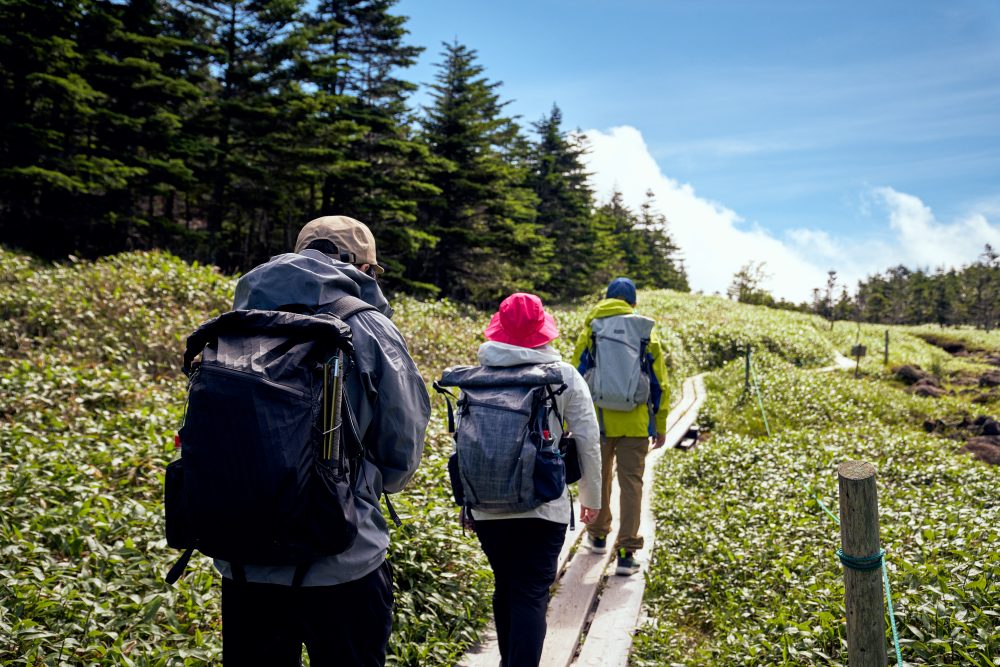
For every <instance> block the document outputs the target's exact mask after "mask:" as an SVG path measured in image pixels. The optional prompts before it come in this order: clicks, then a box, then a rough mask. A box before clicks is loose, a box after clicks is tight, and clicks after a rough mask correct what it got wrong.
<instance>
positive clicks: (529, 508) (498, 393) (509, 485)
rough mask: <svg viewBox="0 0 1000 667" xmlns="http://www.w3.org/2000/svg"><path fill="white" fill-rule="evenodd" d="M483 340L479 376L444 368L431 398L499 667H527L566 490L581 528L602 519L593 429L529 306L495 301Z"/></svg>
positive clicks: (519, 298) (540, 315)
mask: <svg viewBox="0 0 1000 667" xmlns="http://www.w3.org/2000/svg"><path fill="white" fill-rule="evenodd" d="M484 335H485V337H486V339H487V341H486V342H485V343H483V344H482V345H481V346H480V348H479V363H480V365H479V366H455V367H452V368H448V369H447V370H445V372H444V375H443V376H442V378H441V380H439V381H438V382H436V383H435V385H434V386H435V388H436V389H437V390H438V391H439V392H441V393H443V394H445V395H446V397H447V399H446V400H447V402H448V422H449V424H448V425H449V431H450V432H451V433H453V434H454V438H455V452H454V453H453V454H452V456H451V458H450V459H449V462H448V472H449V477H450V479H451V486H452V491H453V493H454V495H455V502H456V503H457V504H459V505H461V506H462V509H461V513H462V519H463V523H464V524H465V525H467V526H470V527H472V528H473V529H474V530H475V532H476V535H477V536H478V538H479V542H480V544H481V545H482V548H483V551H484V552H485V553H486V557H487V559H489V562H490V567H491V568H492V570H493V575H494V579H495V582H496V585H495V589H494V593H493V616H494V620H495V623H496V631H497V640H498V643H499V648H500V656H501V659H502V662H501V664H502V665H503V666H504V667H535V666H537V665H538V664H539V661H540V659H541V655H542V645H543V643H544V641H545V632H546V623H545V612H546V607H547V605H548V601H549V587H550V586H551V585H552V583H553V582H554V581H555V577H556V566H557V561H558V558H559V552H560V550H561V549H562V546H563V542H564V540H565V538H566V528H567V525H572V524H573V523H574V508H573V506H572V500H571V496H570V493H569V489H568V487H567V483H572V482H574V481H577V480H579V494H580V495H579V502H580V521H582V522H583V523H585V524H587V523H590V522H591V521H593V520H594V518H595V517H596V516H597V512H598V509H599V508H600V507H601V505H600V495H601V491H600V470H601V454H600V448H599V445H598V439H599V434H598V427H597V419H596V416H595V413H594V405H593V402H592V401H591V398H590V391H589V390H588V389H587V385H586V383H585V382H584V381H583V378H582V377H580V375H579V374H578V373H577V372H576V370H575V369H574V368H573V367H572V366H571V365H569V364H567V363H566V362H564V361H562V358H561V356H560V355H559V353H558V352H557V351H556V350H555V349H553V348H552V347H551V346H550V345H549V343H551V342H552V341H553V340H554V339H555V338H557V337H558V336H559V330H558V328H557V326H556V323H555V321H554V320H553V318H552V315H550V314H549V313H547V312H545V309H544V308H543V306H542V301H541V299H539V298H538V297H537V296H535V295H533V294H524V293H517V294H512V295H511V296H509V297H507V298H506V299H504V301H503V303H501V304H500V308H499V310H498V312H497V313H496V314H494V315H493V317H492V319H491V320H490V323H489V326H487V327H486V330H485V332H484ZM449 388H457V389H458V390H460V394H459V395H457V396H456V395H455V394H454V392H453V391H452V390H451V389H449ZM455 399H457V403H456V402H455Z"/></svg>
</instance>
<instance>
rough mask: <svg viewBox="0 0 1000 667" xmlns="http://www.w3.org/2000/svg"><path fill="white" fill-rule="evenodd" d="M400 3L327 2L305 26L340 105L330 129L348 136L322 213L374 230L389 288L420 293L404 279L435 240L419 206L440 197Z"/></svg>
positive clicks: (322, 85) (327, 88)
mask: <svg viewBox="0 0 1000 667" xmlns="http://www.w3.org/2000/svg"><path fill="white" fill-rule="evenodd" d="M395 4H396V0H325V1H324V2H321V3H319V5H318V6H317V8H316V10H315V11H314V12H313V13H312V14H311V15H310V16H309V18H308V20H307V22H306V27H305V29H306V31H307V32H308V34H309V36H310V50H311V52H312V55H311V58H312V63H311V64H309V65H307V67H309V68H310V69H311V70H312V71H313V72H314V73H315V74H316V76H315V77H314V83H315V84H316V85H317V86H318V87H319V89H320V91H321V92H322V93H323V94H325V95H327V96H328V97H329V98H330V99H331V100H333V101H335V104H334V105H333V107H332V108H331V109H330V115H329V117H328V118H327V119H326V122H328V123H332V124H333V125H335V126H338V127H340V128H342V129H343V130H346V131H347V136H346V141H344V145H343V153H342V155H339V156H337V160H336V162H335V163H332V164H331V167H332V168H330V169H328V170H326V172H325V174H324V177H323V180H322V187H321V195H320V201H319V202H317V206H318V209H317V210H316V213H320V212H323V213H333V212H336V213H343V214H346V215H351V216H353V217H356V218H359V219H361V220H363V221H365V222H366V223H368V225H369V226H370V227H371V229H372V232H373V233H374V235H375V237H376V238H377V240H378V247H379V261H380V262H381V263H382V264H383V265H385V266H386V267H387V268H388V273H387V274H386V278H387V281H388V282H389V284H390V285H399V286H406V287H411V288H419V287H420V286H419V285H414V284H411V282H410V281H409V280H408V279H407V277H406V276H404V275H403V268H404V266H405V264H406V263H407V262H413V261H416V259H417V258H418V257H419V256H420V254H421V253H422V252H423V251H424V250H426V248H427V247H428V246H429V245H431V244H432V242H433V238H432V237H431V236H430V235H428V234H426V233H424V232H422V231H421V230H420V229H419V228H418V226H417V216H416V210H417V204H418V201H419V200H421V199H424V198H426V197H427V196H430V195H435V194H437V190H436V189H434V188H433V187H432V186H431V185H430V184H428V183H427V182H426V178H425V176H424V172H425V171H426V163H427V159H428V150H427V147H426V145H425V144H423V143H422V142H419V141H417V140H416V139H415V138H414V137H413V136H411V131H410V129H409V121H410V118H409V116H410V112H409V109H408V107H407V99H408V97H409V96H410V94H411V93H412V92H413V90H415V88H416V86H415V85H414V84H412V83H410V82H407V81H404V80H402V79H400V78H398V72H399V71H400V70H402V69H405V68H407V67H410V66H411V65H412V64H413V63H414V62H415V60H416V58H417V56H418V55H419V54H420V52H421V51H422V48H420V47H415V46H409V45H407V44H405V43H404V40H405V37H406V34H407V31H406V29H405V27H404V22H405V19H404V18H403V17H401V16H396V15H393V14H391V13H390V10H391V9H392V8H393V6H394V5H395Z"/></svg>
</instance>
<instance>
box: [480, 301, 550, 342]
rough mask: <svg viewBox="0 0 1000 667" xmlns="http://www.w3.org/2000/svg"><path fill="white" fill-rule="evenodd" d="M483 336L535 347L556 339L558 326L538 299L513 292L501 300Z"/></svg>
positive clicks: (497, 340) (498, 340)
mask: <svg viewBox="0 0 1000 667" xmlns="http://www.w3.org/2000/svg"><path fill="white" fill-rule="evenodd" d="M483 335H484V336H486V338H487V340H493V341H496V342H498V343H507V344H509V345H519V346H521V347H539V346H541V345H545V344H546V343H548V342H549V341H552V340H554V339H556V338H558V337H559V327H557V326H556V321H555V320H554V319H552V315H550V314H549V313H547V312H545V308H543V307H542V300H541V299H539V298H538V297H537V296H535V295H534V294H525V293H524V292H517V293H515V294H511V295H510V296H509V297H507V298H506V299H504V300H503V303H501V304H500V309H499V310H498V311H497V312H496V314H494V315H493V318H492V319H491V320H490V324H489V326H487V327H486V330H485V331H483Z"/></svg>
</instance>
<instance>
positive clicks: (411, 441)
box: [164, 216, 430, 667]
mask: <svg viewBox="0 0 1000 667" xmlns="http://www.w3.org/2000/svg"><path fill="white" fill-rule="evenodd" d="M380 273H382V268H381V267H380V266H379V265H378V263H377V259H376V255H375V239H374V238H373V236H372V233H371V231H370V230H369V229H368V227H367V226H366V225H364V224H363V223H361V222H359V221H357V220H354V219H353V218H349V217H346V216H325V217H321V218H317V219H316V220H313V221H311V222H309V223H308V224H307V225H305V226H304V227H303V228H302V230H301V232H300V233H299V236H298V239H297V241H296V243H295V252H292V253H286V254H282V255H278V256H276V257H273V258H272V259H271V260H270V261H268V262H266V263H264V264H261V265H260V266H258V267H256V268H254V269H253V270H251V271H250V272H248V273H247V274H245V275H244V276H243V277H242V278H240V280H239V282H238V283H237V284H236V295H235V299H234V303H233V310H232V311H230V312H228V313H224V314H223V315H221V316H219V317H217V318H215V319H213V320H211V321H209V322H207V323H205V324H204V325H202V327H200V328H199V329H198V330H197V331H195V332H194V333H193V334H192V335H191V336H190V337H189V338H188V341H187V349H186V352H185V355H184V370H185V372H186V373H187V374H188V375H189V377H190V383H189V390H188V403H187V408H186V410H185V418H184V423H183V425H182V427H181V430H180V433H179V434H178V444H179V447H180V453H181V456H180V458H178V459H177V460H176V461H174V462H172V463H171V464H170V465H169V466H168V468H167V473H166V483H165V486H166V488H165V501H164V505H165V512H166V533H167V543H168V544H169V545H170V546H172V547H175V548H180V549H184V550H185V551H184V556H183V557H182V558H181V560H180V561H178V563H177V565H176V566H175V567H174V568H173V569H172V570H171V572H170V573H169V574H168V576H167V580H168V582H170V583H173V582H174V581H176V579H177V578H178V577H179V576H180V574H181V573H182V571H183V569H184V567H185V565H186V564H187V559H188V558H190V556H191V553H192V551H194V550H198V551H201V552H202V553H204V554H206V555H208V556H210V557H212V558H214V559H215V566H216V568H217V569H218V571H219V572H220V573H221V575H222V634H223V663H224V664H225V665H227V667H238V666H240V665H248V666H256V665H268V666H269V667H271V666H273V667H285V666H287V667H292V666H293V665H294V666H298V665H299V664H300V660H301V655H302V646H303V645H305V647H306V649H307V651H308V652H309V658H310V664H312V665H313V666H314V667H319V666H324V665H325V666H332V665H352V666H365V667H380V666H382V665H384V664H385V659H386V648H387V645H388V640H389V634H390V631H391V629H392V605H393V589H392V570H391V567H390V566H389V563H388V561H387V560H386V551H387V548H388V546H389V530H388V525H387V522H386V519H385V518H384V517H383V514H382V506H381V504H380V496H383V495H384V497H385V500H386V508H387V510H388V511H389V514H390V517H392V518H393V519H394V520H396V521H397V522H398V518H397V517H396V516H395V513H394V512H393V510H392V506H391V504H390V503H389V499H388V496H387V495H385V493H394V492H397V491H400V490H402V489H403V487H404V486H405V485H406V483H407V482H408V481H409V479H410V478H411V477H412V476H413V474H414V472H416V469H417V465H418V464H419V463H420V458H421V455H422V452H423V446H424V431H425V429H426V427H427V422H428V419H429V417H430V401H429V398H428V395H427V389H426V387H425V385H424V381H423V379H422V378H421V377H420V373H419V372H418V371H417V368H416V365H415V364H414V362H413V359H411V357H410V355H409V353H408V351H407V348H406V343H405V341H404V340H403V337H402V335H401V334H400V332H399V330H398V329H396V327H395V325H394V324H393V323H392V321H391V320H390V318H391V317H392V308H391V307H390V306H389V303H388V301H387V300H386V298H385V297H384V296H383V294H382V291H381V289H380V288H379V285H378V281H377V280H376V278H377V276H378V275H379V274H380ZM196 358H200V360H199V361H196V360H195V359H196Z"/></svg>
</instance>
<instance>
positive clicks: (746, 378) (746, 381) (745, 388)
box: [743, 344, 752, 394]
mask: <svg viewBox="0 0 1000 667" xmlns="http://www.w3.org/2000/svg"><path fill="white" fill-rule="evenodd" d="M751 349H752V348H751V347H750V345H749V344H748V345H747V363H746V368H745V369H744V370H743V391H744V392H746V393H748V394H749V393H750V351H751Z"/></svg>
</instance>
